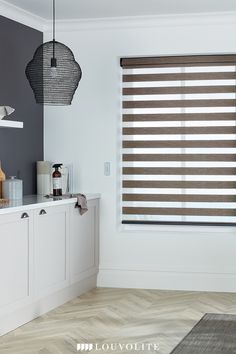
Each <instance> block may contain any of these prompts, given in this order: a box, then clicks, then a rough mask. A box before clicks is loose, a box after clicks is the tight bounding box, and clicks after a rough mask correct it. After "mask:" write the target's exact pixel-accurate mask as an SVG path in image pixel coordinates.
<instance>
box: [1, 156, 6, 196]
mask: <svg viewBox="0 0 236 354" xmlns="http://www.w3.org/2000/svg"><path fill="white" fill-rule="evenodd" d="M5 179H6V175H5V173H4V172H3V170H2V163H1V161H0V199H1V198H2V182H3V181H5Z"/></svg>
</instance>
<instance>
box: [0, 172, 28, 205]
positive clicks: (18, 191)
mask: <svg viewBox="0 0 236 354" xmlns="http://www.w3.org/2000/svg"><path fill="white" fill-rule="evenodd" d="M2 193H3V198H4V199H8V200H21V199H22V198H23V181H22V180H21V179H16V177H15V176H10V178H9V179H6V180H5V181H4V182H3V185H2Z"/></svg>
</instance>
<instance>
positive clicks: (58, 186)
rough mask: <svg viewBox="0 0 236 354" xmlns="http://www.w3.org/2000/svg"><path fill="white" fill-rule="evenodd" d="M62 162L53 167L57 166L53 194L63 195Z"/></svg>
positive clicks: (54, 174) (55, 195)
mask: <svg viewBox="0 0 236 354" xmlns="http://www.w3.org/2000/svg"><path fill="white" fill-rule="evenodd" d="M61 166H62V163H57V164H55V165H53V166H52V167H53V168H55V171H54V172H53V174H52V184H53V196H54V197H59V196H62V178H61V172H60V171H59V168H61Z"/></svg>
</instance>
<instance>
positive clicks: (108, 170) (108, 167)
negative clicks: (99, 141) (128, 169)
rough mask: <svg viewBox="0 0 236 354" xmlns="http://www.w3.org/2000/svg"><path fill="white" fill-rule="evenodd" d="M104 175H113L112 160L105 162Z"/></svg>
mask: <svg viewBox="0 0 236 354" xmlns="http://www.w3.org/2000/svg"><path fill="white" fill-rule="evenodd" d="M104 175H105V176H110V175H111V163H110V162H104Z"/></svg>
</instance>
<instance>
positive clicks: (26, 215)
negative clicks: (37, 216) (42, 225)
mask: <svg viewBox="0 0 236 354" xmlns="http://www.w3.org/2000/svg"><path fill="white" fill-rule="evenodd" d="M28 217H29V215H28V214H27V213H23V214H22V215H21V219H26V218H28Z"/></svg>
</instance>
